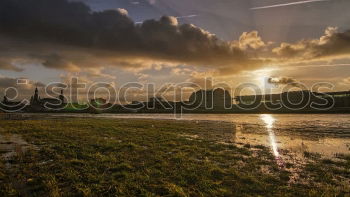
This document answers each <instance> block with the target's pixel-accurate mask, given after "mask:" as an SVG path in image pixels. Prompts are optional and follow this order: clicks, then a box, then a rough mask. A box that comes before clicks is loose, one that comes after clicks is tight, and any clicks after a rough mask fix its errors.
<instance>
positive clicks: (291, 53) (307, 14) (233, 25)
mask: <svg viewBox="0 0 350 197" xmlns="http://www.w3.org/2000/svg"><path fill="white" fill-rule="evenodd" d="M349 8H350V1H348V0H216V1H212V0H176V1H173V0H74V1H73V0H70V1H68V0H52V1H45V0H2V1H1V2H0V42H1V43H2V45H1V46H0V90H1V91H0V95H3V94H4V90H5V89H7V88H8V87H16V88H18V89H19V91H20V94H21V95H25V96H27V95H30V94H32V90H33V88H35V87H44V86H45V85H47V84H49V83H52V82H67V81H69V80H70V79H71V77H78V78H79V80H80V81H82V82H85V83H87V84H93V83H94V82H106V83H109V84H111V85H112V86H113V87H118V88H119V87H123V85H124V84H126V83H128V82H129V83H130V82H139V83H142V84H146V83H154V84H155V86H156V87H157V88H160V87H162V86H169V84H179V83H184V82H194V83H198V84H199V85H200V86H203V84H204V83H205V82H207V81H210V82H212V83H214V84H218V83H225V84H226V85H228V86H229V87H231V88H233V89H234V88H235V87H237V86H239V85H240V84H243V83H254V84H256V85H257V86H259V87H261V88H262V89H263V91H265V90H266V89H272V91H273V92H280V91H283V87H284V86H285V84H286V83H290V84H299V83H302V84H305V85H306V86H307V87H308V88H311V87H312V86H313V85H314V84H316V83H320V82H328V83H330V84H332V86H333V87H332V89H330V88H328V91H340V90H349V84H350V72H349V71H350V61H349V55H350V31H349V29H350V26H349V24H350V23H349V22H350V21H349V20H350V12H348V9H349ZM18 79H26V80H27V84H25V85H23V84H20V85H18V84H17V82H18ZM207 88H208V87H207ZM209 88H211V86H210V87H209ZM296 88H297V86H296ZM85 91H87V90H85ZM320 91H321V90H320ZM135 94H136V95H137V94H138V93H135ZM133 99H142V98H137V96H136V98H133Z"/></svg>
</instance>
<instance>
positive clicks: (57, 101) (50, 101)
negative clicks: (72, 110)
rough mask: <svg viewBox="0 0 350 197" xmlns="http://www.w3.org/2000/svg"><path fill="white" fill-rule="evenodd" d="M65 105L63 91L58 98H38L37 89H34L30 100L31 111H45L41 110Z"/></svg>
mask: <svg viewBox="0 0 350 197" xmlns="http://www.w3.org/2000/svg"><path fill="white" fill-rule="evenodd" d="M64 104H65V97H64V95H63V90H61V94H60V95H59V96H58V98H40V96H39V90H38V88H35V91H34V95H33V96H32V97H31V98H30V106H31V108H30V109H31V110H35V111H38V110H45V109H43V108H45V107H48V108H59V107H61V106H63V105H64Z"/></svg>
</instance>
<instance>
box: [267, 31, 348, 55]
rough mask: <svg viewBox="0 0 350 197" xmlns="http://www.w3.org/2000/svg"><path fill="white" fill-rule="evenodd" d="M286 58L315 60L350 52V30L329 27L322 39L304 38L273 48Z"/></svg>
mask: <svg viewBox="0 0 350 197" xmlns="http://www.w3.org/2000/svg"><path fill="white" fill-rule="evenodd" d="M273 52H274V53H276V54H277V55H278V56H279V57H282V58H285V59H288V58H289V59H298V60H314V59H316V60H317V59H326V58H328V59H332V58H337V57H339V56H344V55H348V54H349V53H350V30H348V31H345V32H343V33H339V32H338V31H337V28H334V27H328V28H327V29H326V30H325V35H324V36H322V37H321V38H320V39H313V40H302V41H300V42H297V43H295V44H289V43H282V44H281V46H280V47H277V48H275V49H273Z"/></svg>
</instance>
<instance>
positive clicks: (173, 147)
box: [0, 118, 350, 196]
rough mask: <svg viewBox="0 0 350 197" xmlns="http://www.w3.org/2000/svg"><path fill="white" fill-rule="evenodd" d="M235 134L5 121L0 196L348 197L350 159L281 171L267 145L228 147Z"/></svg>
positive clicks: (211, 129) (146, 123)
mask: <svg viewBox="0 0 350 197" xmlns="http://www.w3.org/2000/svg"><path fill="white" fill-rule="evenodd" d="M233 132H234V129H233V128H232V125H230V124H228V123H214V122H194V121H193V122H192V121H170V120H167V121H166V120H111V119H93V118H91V119H87V118H85V119H57V120H25V121H14V120H7V121H4V120H2V121H1V122H0V136H1V138H2V140H1V143H2V146H3V147H4V146H6V145H8V146H9V147H12V149H11V148H8V149H6V150H2V151H1V152H0V154H2V159H1V160H0V196H256V195H261V196H346V195H348V196H349V195H350V193H348V192H350V189H349V185H350V183H349V179H350V156H347V155H339V156H338V158H336V159H323V158H322V157H321V156H319V155H315V154H312V153H305V155H304V156H305V158H304V159H305V163H304V164H303V165H302V166H300V165H298V166H297V165H296V164H294V163H293V162H285V163H283V164H282V165H281V164H277V163H278V162H276V160H275V158H274V156H273V155H272V154H271V151H270V149H269V148H268V147H264V146H251V145H249V144H235V143H231V142H232V139H231V138H232V134H233ZM13 135H14V136H16V137H15V138H21V139H23V140H24V141H26V142H27V143H28V144H23V143H22V144H16V142H14V140H11V136H13ZM13 138H14V137H13ZM9 151H10V152H11V151H12V152H14V153H15V154H13V156H10V157H5V156H4V155H6V154H7V153H8V152H9ZM295 168H298V170H297V171H298V176H297V178H295V179H292V177H295V173H294V171H295V170H294V169H295Z"/></svg>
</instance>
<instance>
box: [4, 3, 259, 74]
mask: <svg viewBox="0 0 350 197" xmlns="http://www.w3.org/2000/svg"><path fill="white" fill-rule="evenodd" d="M0 34H2V35H6V36H11V37H12V39H13V40H15V41H17V42H26V43H30V44H31V45H32V46H30V44H27V45H26V47H25V48H22V49H18V50H17V51H16V52H17V55H19V54H21V56H29V57H31V58H33V57H35V58H37V59H40V60H41V63H42V64H43V65H44V66H46V67H49V68H58V69H67V70H70V68H71V67H72V66H73V67H76V66H79V67H82V66H99V65H98V63H97V62H98V60H96V59H101V58H104V61H105V64H118V63H120V62H125V61H127V60H126V57H127V58H128V59H129V60H132V59H135V58H145V59H151V60H158V61H168V62H174V63H185V64H194V65H201V66H214V67H219V68H221V69H226V70H230V71H231V72H237V71H240V70H244V69H249V68H254V67H256V66H257V65H258V64H259V63H260V62H257V61H256V60H255V61H250V60H249V58H248V57H247V55H246V54H245V53H244V51H243V50H242V49H240V48H239V47H236V46H234V45H233V44H232V43H230V42H225V41H222V40H220V39H218V38H217V37H216V36H215V35H213V34H210V33H209V32H206V31H204V30H203V29H200V28H198V27H196V26H194V25H190V24H182V25H179V24H178V23H177V20H176V18H174V17H168V16H164V17H162V18H161V19H160V20H147V21H145V22H144V23H143V24H141V25H135V24H134V22H133V21H132V20H131V19H130V18H129V17H128V16H127V12H126V11H125V10H122V9H116V10H107V11H102V12H93V11H91V10H90V8H89V7H87V6H86V5H85V4H83V3H81V2H68V1H67V0H50V1H48V0H1V1H0ZM8 47H9V48H11V47H12V46H11V45H9V46H8ZM65 47H69V50H70V51H69V52H67V51H66V50H67V49H66V48H65ZM72 50H73V51H74V52H72ZM19 51H20V52H19ZM29 51H30V52H29ZM101 51H103V52H105V53H104V54H103V52H101ZM16 52H14V53H16ZM79 52H80V53H79ZM29 53H30V55H28V54H29ZM84 53H86V54H89V55H92V56H94V59H95V60H96V61H95V60H93V62H94V63H96V64H94V65H82V63H86V62H87V61H86V60H84V58H83V56H84ZM67 54H68V55H67ZM72 54H75V56H73V55H72ZM101 54H103V55H101ZM19 56H20V55H19ZM120 57H122V58H123V61H118V60H116V59H117V58H120ZM112 59H113V60H112ZM108 60H110V61H109V62H108ZM106 61H107V62H106ZM87 64H89V63H87ZM0 65H1V64H0Z"/></svg>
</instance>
